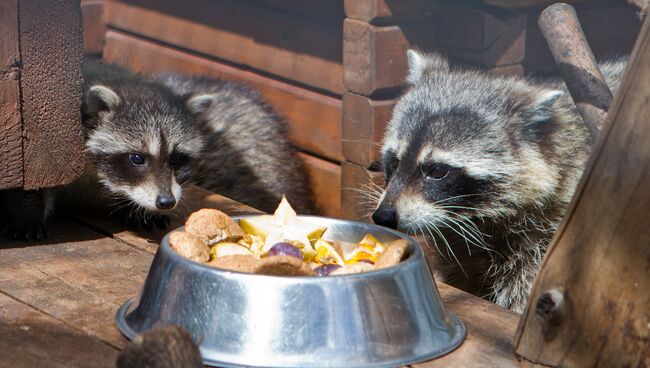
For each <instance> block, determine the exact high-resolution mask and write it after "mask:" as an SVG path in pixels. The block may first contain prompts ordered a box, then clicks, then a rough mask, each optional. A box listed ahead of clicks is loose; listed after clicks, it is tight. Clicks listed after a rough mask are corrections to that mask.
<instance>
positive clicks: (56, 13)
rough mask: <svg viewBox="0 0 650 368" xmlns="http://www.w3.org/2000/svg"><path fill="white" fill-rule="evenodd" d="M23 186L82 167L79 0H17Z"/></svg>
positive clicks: (66, 177)
mask: <svg viewBox="0 0 650 368" xmlns="http://www.w3.org/2000/svg"><path fill="white" fill-rule="evenodd" d="M18 9H19V27H20V53H21V60H22V66H21V71H20V85H21V99H22V119H23V137H24V141H23V143H24V145H23V157H24V164H23V168H24V181H23V188H24V189H38V188H44V187H52V186H56V185H62V184H67V183H69V182H71V181H73V180H74V179H76V178H77V177H78V176H79V175H81V173H82V172H83V169H84V155H83V132H82V128H81V114H79V111H80V105H81V63H82V61H83V47H82V32H81V9H80V7H79V1H78V0H76V1H74V0H57V1H50V2H45V3H42V2H38V1H20V6H19V7H18Z"/></svg>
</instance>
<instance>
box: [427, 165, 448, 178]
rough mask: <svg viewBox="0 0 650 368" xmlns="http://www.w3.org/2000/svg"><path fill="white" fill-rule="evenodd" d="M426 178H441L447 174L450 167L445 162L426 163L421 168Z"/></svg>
mask: <svg viewBox="0 0 650 368" xmlns="http://www.w3.org/2000/svg"><path fill="white" fill-rule="evenodd" d="M422 169H423V170H422V172H423V173H424V175H425V176H426V178H427V179H432V180H441V179H444V178H445V177H447V175H449V170H450V169H451V167H450V166H449V165H445V164H436V165H427V166H424V167H423V168H422Z"/></svg>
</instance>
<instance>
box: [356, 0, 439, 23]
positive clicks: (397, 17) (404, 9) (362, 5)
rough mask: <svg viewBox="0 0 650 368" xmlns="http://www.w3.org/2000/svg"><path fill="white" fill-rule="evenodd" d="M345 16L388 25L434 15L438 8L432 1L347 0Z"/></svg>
mask: <svg viewBox="0 0 650 368" xmlns="http://www.w3.org/2000/svg"><path fill="white" fill-rule="evenodd" d="M344 6H345V16H346V17H348V18H352V19H356V20H360V21H362V22H366V23H373V24H388V23H394V22H398V21H403V20H406V19H409V20H410V19H413V18H422V17H427V16H429V15H431V14H433V12H434V10H435V9H436V7H437V6H438V2H437V1H431V0H399V1H394V0H345V1H344Z"/></svg>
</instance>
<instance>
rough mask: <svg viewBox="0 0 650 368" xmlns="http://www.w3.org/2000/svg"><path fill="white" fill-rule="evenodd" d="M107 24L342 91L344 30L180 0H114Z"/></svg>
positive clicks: (234, 4)
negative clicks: (157, 0) (189, 4)
mask: <svg viewBox="0 0 650 368" xmlns="http://www.w3.org/2000/svg"><path fill="white" fill-rule="evenodd" d="M251 19H254V21H250V20H251ZM107 21H108V24H109V26H110V27H114V28H117V29H121V30H125V31H128V32H130V33H135V34H138V35H142V36H145V37H148V38H152V39H155V40H159V41H162V42H165V43H168V44H171V45H174V46H178V47H182V48H184V49H189V50H192V51H194V52H197V53H201V54H204V55H209V56H211V57H215V58H218V59H221V60H226V61H228V62H231V63H235V64H241V65H243V66H246V67H250V68H253V69H256V70H260V71H264V72H267V73H270V74H273V75H276V76H280V77H283V78H287V79H291V80H294V81H296V82H299V83H304V84H306V85H309V86H312V87H314V88H317V89H321V90H326V91H329V92H332V93H335V94H342V93H343V84H342V81H341V74H342V66H341V60H342V57H341V40H342V37H341V29H340V26H332V25H325V24H321V23H318V22H314V21H309V20H307V19H302V18H299V17H294V16H291V15H288V14H286V13H282V12H278V11H274V10H272V9H269V8H263V7H259V6H254V5H251V4H247V3H245V2H242V1H228V0H222V1H212V0H195V1H193V2H192V5H191V6H188V5H187V2H185V1H181V0H172V1H159V2H153V3H151V2H146V1H143V0H125V1H110V2H109V3H108V4H107ZM180 30H182V31H180Z"/></svg>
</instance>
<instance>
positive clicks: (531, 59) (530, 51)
mask: <svg viewBox="0 0 650 368" xmlns="http://www.w3.org/2000/svg"><path fill="white" fill-rule="evenodd" d="M576 12H577V13H578V20H580V25H581V26H582V29H583V31H584V33H585V37H586V38H587V42H588V43H589V46H590V47H591V51H592V52H593V53H594V56H595V57H596V60H598V61H600V60H603V59H605V58H607V57H611V56H613V55H627V54H629V53H630V52H631V51H632V47H633V46H634V41H635V40H636V38H637V35H638V34H639V29H640V28H641V20H640V18H639V16H638V15H637V10H636V9H635V8H634V7H633V6H629V5H624V4H621V5H617V4H612V5H608V6H599V7H588V6H576ZM539 13H540V11H539V10H538V11H533V12H530V13H529V14H528V15H527V18H528V22H527V28H526V50H525V57H524V60H523V63H522V64H523V65H524V67H525V68H526V72H527V73H540V72H541V73H546V72H555V71H556V65H555V62H554V61H553V56H552V55H551V52H550V50H549V48H548V45H547V44H546V41H545V40H544V37H543V36H542V34H541V32H540V30H539V27H538V26H537V18H538V17H539Z"/></svg>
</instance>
